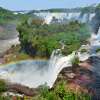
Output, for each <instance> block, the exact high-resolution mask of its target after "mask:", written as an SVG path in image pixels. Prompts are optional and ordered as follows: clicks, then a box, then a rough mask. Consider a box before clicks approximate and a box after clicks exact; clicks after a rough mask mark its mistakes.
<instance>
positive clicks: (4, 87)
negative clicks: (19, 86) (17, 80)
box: [0, 80, 6, 93]
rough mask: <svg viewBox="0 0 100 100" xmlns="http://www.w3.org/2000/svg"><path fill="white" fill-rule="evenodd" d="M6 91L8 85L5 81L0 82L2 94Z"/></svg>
mask: <svg viewBox="0 0 100 100" xmlns="http://www.w3.org/2000/svg"><path fill="white" fill-rule="evenodd" d="M4 91H6V83H5V81H3V80H0V93H2V92H4Z"/></svg>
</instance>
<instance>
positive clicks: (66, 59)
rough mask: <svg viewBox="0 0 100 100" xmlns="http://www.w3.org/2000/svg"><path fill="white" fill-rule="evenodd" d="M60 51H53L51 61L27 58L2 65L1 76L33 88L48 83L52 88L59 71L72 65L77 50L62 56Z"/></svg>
mask: <svg viewBox="0 0 100 100" xmlns="http://www.w3.org/2000/svg"><path fill="white" fill-rule="evenodd" d="M59 51H60V49H57V50H55V51H53V53H52V55H51V58H50V60H49V61H43V60H38V61H35V60H26V61H21V62H17V63H14V64H8V65H5V67H4V66H1V68H0V78H1V79H5V80H8V81H10V82H12V83H18V84H22V85H25V86H29V87H33V88H36V87H38V86H40V85H43V84H45V83H46V84H47V85H48V86H49V87H50V88H51V87H52V86H53V84H54V82H55V80H56V79H57V75H58V74H59V72H60V71H61V70H62V69H63V68H64V67H71V66H72V60H73V59H74V57H75V52H73V53H72V54H71V55H68V56H62V55H61V54H58V53H59Z"/></svg>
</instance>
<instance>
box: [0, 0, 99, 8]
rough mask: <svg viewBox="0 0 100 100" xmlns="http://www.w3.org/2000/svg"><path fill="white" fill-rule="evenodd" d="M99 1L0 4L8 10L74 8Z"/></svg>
mask: <svg viewBox="0 0 100 100" xmlns="http://www.w3.org/2000/svg"><path fill="white" fill-rule="evenodd" d="M94 3H100V0H0V6H1V7H4V8H7V9H10V10H32V9H48V8H74V7H80V6H87V5H91V4H94Z"/></svg>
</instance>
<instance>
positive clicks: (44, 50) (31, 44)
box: [17, 18, 89, 57]
mask: <svg viewBox="0 0 100 100" xmlns="http://www.w3.org/2000/svg"><path fill="white" fill-rule="evenodd" d="M17 30H18V31H19V33H20V34H19V38H20V42H21V47H22V49H23V50H24V51H25V52H26V53H28V54H30V55H32V56H42V57H43V56H46V57H49V56H50V55H51V52H52V51H53V50H54V49H57V48H60V46H61V45H60V43H59V42H60V41H64V43H65V45H66V47H65V49H64V50H63V53H64V54H66V55H67V54H69V53H71V52H72V51H73V50H76V49H78V48H79V47H80V45H81V44H82V43H84V42H85V41H86V39H87V38H88V36H89V31H88V28H87V27H86V25H85V24H80V23H78V22H77V21H75V22H70V23H69V24H55V23H54V24H49V25H47V24H44V23H43V20H42V19H39V18H37V19H36V18H35V19H34V18H33V19H32V18H31V22H29V21H27V20H26V21H25V22H23V23H22V24H21V25H19V26H18V27H17Z"/></svg>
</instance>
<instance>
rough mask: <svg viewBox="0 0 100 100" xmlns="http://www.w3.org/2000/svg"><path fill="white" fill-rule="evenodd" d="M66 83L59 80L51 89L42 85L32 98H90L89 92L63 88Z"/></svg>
mask: <svg viewBox="0 0 100 100" xmlns="http://www.w3.org/2000/svg"><path fill="white" fill-rule="evenodd" d="M66 85H67V83H66V82H65V81H60V82H58V84H57V85H56V86H55V87H54V89H52V90H49V89H48V87H47V86H45V85H43V86H42V87H41V88H40V93H39V95H38V97H37V98H35V99H33V100H91V97H90V95H89V94H86V93H75V92H73V91H71V90H70V89H69V88H67V89H65V86H66Z"/></svg>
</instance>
